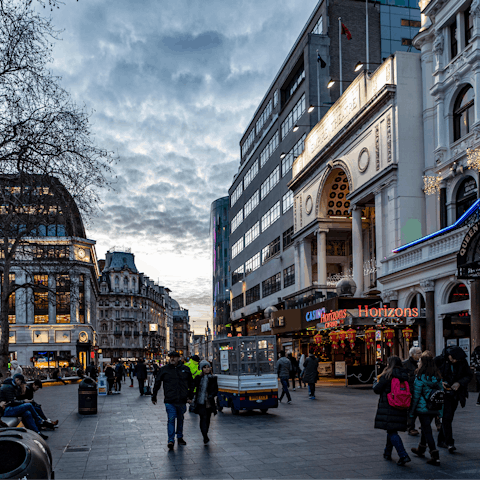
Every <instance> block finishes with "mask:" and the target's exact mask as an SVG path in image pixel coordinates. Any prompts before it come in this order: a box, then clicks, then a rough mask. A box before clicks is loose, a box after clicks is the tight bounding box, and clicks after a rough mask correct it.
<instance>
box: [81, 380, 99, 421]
mask: <svg viewBox="0 0 480 480" xmlns="http://www.w3.org/2000/svg"><path fill="white" fill-rule="evenodd" d="M78 413H80V414H82V415H95V414H96V413H97V383H96V382H95V380H93V379H92V378H90V377H85V378H84V379H83V380H82V381H81V382H80V384H79V385H78Z"/></svg>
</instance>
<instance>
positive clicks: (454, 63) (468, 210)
mask: <svg viewBox="0 0 480 480" xmlns="http://www.w3.org/2000/svg"><path fill="white" fill-rule="evenodd" d="M421 8H422V30H421V32H420V33H419V34H418V35H417V37H416V38H415V40H414V44H415V46H416V47H417V48H419V49H420V50H421V58H422V79H423V110H424V111H423V116H424V146H425V151H424V164H423V168H424V172H425V193H426V200H425V205H426V215H425V216H426V225H425V233H426V236H424V237H422V238H420V239H419V240H418V241H416V242H412V243H410V244H403V245H402V247H400V248H397V249H396V250H395V254H394V255H393V256H391V257H390V258H387V259H385V262H384V270H383V274H382V278H381V282H382V284H383V285H384V288H385V289H386V291H387V292H388V294H389V295H390V296H392V297H393V298H395V301H396V302H397V303H398V305H399V307H402V306H404V305H410V304H412V302H415V301H416V298H418V301H419V302H422V303H423V304H425V306H426V317H427V326H426V330H427V331H426V345H425V346H426V348H428V349H429V350H432V351H434V352H436V353H439V352H441V351H442V349H443V348H444V347H445V346H447V345H459V346H461V347H462V348H463V349H464V350H465V351H466V353H467V355H468V356H469V355H470V353H471V351H472V349H473V348H474V347H475V346H477V345H479V344H480V311H479V307H478V306H479V305H480V296H479V295H480V290H479V289H480V286H479V280H478V276H477V274H476V273H475V272H473V273H471V272H470V273H468V270H469V269H467V272H466V274H465V272H463V271H462V270H459V266H460V265H459V256H460V257H462V252H463V253H465V249H464V245H468V244H469V240H470V239H473V234H472V233H471V228H472V227H473V228H474V229H475V228H477V227H475V225H476V224H477V221H478V208H477V199H478V198H479V188H478V185H479V181H480V179H479V169H480V164H479V162H478V158H479V157H478V148H479V146H480V102H478V101H477V99H476V93H477V92H478V91H479V88H480V60H479V58H480V56H479V52H480V4H479V2H478V1H473V2H471V1H456V0H450V1H439V0H432V1H423V2H421ZM474 250H475V245H474V246H473V251H474ZM477 257H478V254H477ZM477 257H475V255H474V254H473V253H472V258H470V260H469V261H470V262H472V263H474V262H475V261H477V260H478V258H477ZM460 262H461V259H460ZM470 270H471V269H470Z"/></svg>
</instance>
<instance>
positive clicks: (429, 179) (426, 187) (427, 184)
mask: <svg viewBox="0 0 480 480" xmlns="http://www.w3.org/2000/svg"><path fill="white" fill-rule="evenodd" d="M442 180H443V179H442V176H441V175H440V174H438V175H425V176H424V177H423V191H424V192H425V194H426V195H433V194H435V193H437V192H439V191H440V183H441V181H442Z"/></svg>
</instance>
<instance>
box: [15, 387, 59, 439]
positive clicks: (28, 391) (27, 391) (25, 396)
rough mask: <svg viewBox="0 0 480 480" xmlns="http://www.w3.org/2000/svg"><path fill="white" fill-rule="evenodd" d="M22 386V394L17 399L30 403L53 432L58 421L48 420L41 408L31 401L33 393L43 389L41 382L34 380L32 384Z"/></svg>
mask: <svg viewBox="0 0 480 480" xmlns="http://www.w3.org/2000/svg"><path fill="white" fill-rule="evenodd" d="M22 386H23V387H24V389H23V391H22V393H21V394H20V395H19V396H18V397H17V399H18V400H28V401H30V403H31V404H32V405H33V408H35V410H36V412H37V413H38V415H39V416H40V417H41V418H43V419H44V420H46V421H47V422H49V428H50V429H51V430H54V428H55V426H57V425H58V420H50V419H49V418H47V416H46V415H45V413H44V412H43V410H42V406H41V405H40V404H39V403H37V402H36V401H35V400H34V399H33V395H34V394H35V392H38V390H40V389H41V388H43V385H42V382H41V381H40V380H38V379H36V380H34V381H33V383H30V384H25V385H22Z"/></svg>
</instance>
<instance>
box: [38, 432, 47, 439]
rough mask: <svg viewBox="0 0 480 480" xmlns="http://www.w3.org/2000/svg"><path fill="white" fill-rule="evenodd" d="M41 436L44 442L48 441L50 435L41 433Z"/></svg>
mask: <svg viewBox="0 0 480 480" xmlns="http://www.w3.org/2000/svg"><path fill="white" fill-rule="evenodd" d="M39 435H40V436H41V437H42V438H43V439H44V440H46V439H47V438H48V435H44V434H43V433H41V432H40V433H39Z"/></svg>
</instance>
